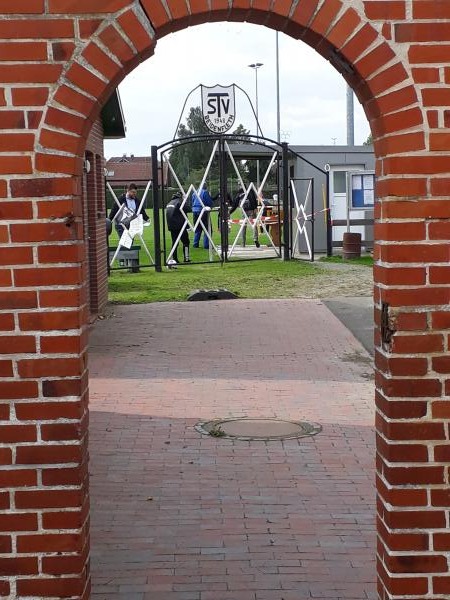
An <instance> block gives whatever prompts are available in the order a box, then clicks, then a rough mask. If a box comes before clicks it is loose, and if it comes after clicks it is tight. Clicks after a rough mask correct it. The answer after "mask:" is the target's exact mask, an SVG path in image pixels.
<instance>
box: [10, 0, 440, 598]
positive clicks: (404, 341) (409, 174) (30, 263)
mask: <svg viewBox="0 0 450 600" xmlns="http://www.w3.org/2000/svg"><path fill="white" fill-rule="evenodd" d="M94 6H95V8H93V7H94ZM272 7H273V8H272ZM93 10H95V11H96V12H95V13H93V12H92V11H93ZM17 11H19V12H17ZM110 13H115V14H114V15H113V16H111V14H110ZM24 17H25V18H24ZM227 19H229V20H236V21H243V20H246V21H249V22H253V23H263V24H265V25H267V26H269V27H273V28H277V29H279V30H280V31H284V32H285V33H287V34H289V35H291V36H293V37H295V38H297V39H301V40H303V41H305V42H306V43H308V44H310V45H311V46H312V47H314V48H315V49H316V50H317V51H318V52H320V53H321V54H322V55H323V56H325V57H326V58H327V59H328V60H330V62H332V63H333V64H335V66H336V68H337V69H338V70H339V71H340V72H341V73H342V74H343V76H344V77H345V78H346V79H347V81H348V82H349V83H350V85H351V86H352V87H353V89H354V90H355V93H356V94H357V95H358V98H359V99H360V101H361V102H362V104H363V105H364V108H365V111H366V114H367V116H368V118H369V119H370V124H371V129H372V133H373V136H374V139H375V151H376V157H377V175H378V185H377V192H378V195H379V198H380V202H379V204H378V206H377V210H376V219H377V222H376V227H375V234H376V238H377V243H376V247H375V259H376V267H375V270H374V274H375V296H374V298H375V319H376V330H375V333H376V336H375V344H376V365H377V373H376V406H377V443H378V446H377V457H376V458H377V471H378V477H377V486H378V534H379V539H378V550H377V552H378V575H379V588H378V590H379V598H380V599H382V600H386V599H395V598H408V599H412V598H414V599H415V600H418V599H419V598H427V599H432V600H438V599H440V600H442V599H443V598H448V597H450V572H449V570H450V569H449V565H448V556H449V551H450V535H449V534H448V533H447V530H448V526H449V522H448V518H449V517H448V515H449V507H450V495H449V493H448V478H449V460H448V459H449V454H450V451H449V443H448V442H449V436H450V431H449V420H450V412H449V408H448V407H449V400H450V376H449V373H450V364H449V359H448V345H449V337H450V311H449V300H450V285H449V283H450V268H449V266H448V263H449V258H450V249H449V238H450V224H449V216H450V200H449V192H448V190H449V189H450V167H449V165H450V135H449V131H448V128H449V126H450V110H449V108H448V106H449V105H450V58H449V57H450V3H448V2H443V1H441V0H300V1H299V2H297V1H294V0H276V1H275V2H269V1H268V0H141V2H140V3H139V2H135V1H132V0H97V1H96V2H95V4H94V3H92V2H91V1H89V2H88V1H87V0H78V1H77V2H74V1H73V0H26V2H25V1H24V0H3V2H2V19H1V20H0V44H1V52H0V141H1V145H0V246H1V248H0V333H1V336H2V338H3V339H2V340H1V342H0V348H1V352H2V357H1V359H0V378H1V384H0V419H1V422H0V441H1V446H0V459H1V461H2V463H3V465H4V486H5V490H4V491H2V492H0V512H1V515H2V518H3V533H2V535H1V536H0V541H1V544H2V548H3V554H2V558H1V561H2V575H1V578H0V594H3V595H4V596H5V595H8V594H10V597H11V598H21V597H25V596H33V597H52V598H55V597H57V598H60V597H61V598H62V597H71V598H87V597H88V596H89V573H88V566H87V564H88V563H87V552H88V541H87V540H88V509H87V506H88V486H87V441H86V440H87V437H86V436H87V395H88V391H87V372H86V324H87V322H88V316H89V310H88V303H87V295H86V285H85V283H86V281H87V272H86V268H85V263H84V257H85V248H86V244H85V241H84V227H83V211H82V201H81V198H82V161H83V158H84V153H85V151H86V138H87V135H88V134H89V132H90V131H91V128H92V124H93V123H94V122H95V120H96V118H97V117H98V114H99V111H100V109H101V106H102V103H103V102H104V101H105V100H106V99H107V97H108V96H109V94H110V93H111V91H112V89H113V88H114V87H115V86H116V85H117V83H118V82H119V81H120V80H121V79H122V78H123V77H124V76H125V75H126V74H127V73H128V72H130V71H131V70H132V69H133V68H134V67H135V66H136V65H137V64H138V63H139V62H140V61H142V60H143V59H145V58H147V57H149V56H151V54H152V52H153V46H154V43H155V40H156V39H157V38H158V37H161V36H162V35H165V34H167V33H170V32H173V31H176V30H177V29H182V28H184V27H186V26H188V25H192V24H196V23H201V22H207V21H213V20H216V21H217V20H227ZM94 221H95V219H94ZM93 248H95V244H94V245H93V247H92V246H91V249H93ZM99 264H100V263H99ZM90 276H91V278H92V276H93V274H92V272H91V274H90ZM98 294H99V298H100V288H99V291H98ZM99 298H97V300H96V301H97V302H100V299H99ZM61 528H64V533H62V532H61Z"/></svg>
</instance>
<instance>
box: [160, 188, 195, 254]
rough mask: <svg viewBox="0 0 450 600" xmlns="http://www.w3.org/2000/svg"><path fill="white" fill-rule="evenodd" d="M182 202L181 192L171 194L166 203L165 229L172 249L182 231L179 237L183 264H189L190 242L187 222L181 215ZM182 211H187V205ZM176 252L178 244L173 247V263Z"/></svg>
mask: <svg viewBox="0 0 450 600" xmlns="http://www.w3.org/2000/svg"><path fill="white" fill-rule="evenodd" d="M182 202H183V197H182V195H181V192H175V193H174V194H173V196H172V198H171V200H170V202H168V204H167V206H166V222H167V228H168V230H169V231H170V235H171V237H172V248H173V247H174V245H175V243H176V241H177V239H178V236H179V235H180V233H181V231H183V233H181V237H180V240H181V243H182V244H183V259H184V262H191V261H190V258H189V244H190V240H189V234H188V230H187V222H186V220H185V218H184V215H183V213H182V212H181V204H182ZM183 210H184V211H185V212H187V211H188V207H187V203H185V205H184V207H183ZM183 227H184V229H183ZM177 250H178V244H177V245H176V246H175V250H174V252H173V255H172V257H173V259H174V260H175V262H178V254H177Z"/></svg>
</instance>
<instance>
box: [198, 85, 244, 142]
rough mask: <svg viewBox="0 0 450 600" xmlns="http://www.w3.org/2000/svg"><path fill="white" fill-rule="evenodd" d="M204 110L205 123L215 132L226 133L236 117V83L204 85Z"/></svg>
mask: <svg viewBox="0 0 450 600" xmlns="http://www.w3.org/2000/svg"><path fill="white" fill-rule="evenodd" d="M202 112H203V120H204V121H205V125H206V126H207V127H208V129H210V130H211V131H212V132H214V133H226V132H227V131H228V130H229V129H231V128H232V127H233V124H234V119H235V117H236V111H235V103H234V85H229V86H223V85H215V86H214V87H206V86H204V85H202Z"/></svg>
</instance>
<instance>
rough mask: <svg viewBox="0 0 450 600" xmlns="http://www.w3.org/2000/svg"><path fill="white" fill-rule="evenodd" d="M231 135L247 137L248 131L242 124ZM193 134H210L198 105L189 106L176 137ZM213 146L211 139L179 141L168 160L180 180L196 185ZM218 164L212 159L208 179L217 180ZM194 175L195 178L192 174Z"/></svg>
mask: <svg viewBox="0 0 450 600" xmlns="http://www.w3.org/2000/svg"><path fill="white" fill-rule="evenodd" d="M232 133H233V135H239V136H240V137H241V139H246V138H248V136H249V134H250V131H249V130H248V129H246V128H245V127H244V126H243V125H242V124H240V125H238V126H237V128H236V129H235V130H234V131H233V132H232ZM194 135H212V133H211V131H210V130H209V129H208V127H207V126H206V124H205V122H204V120H203V113H202V109H201V107H200V106H195V107H191V109H190V110H189V115H188V117H187V119H186V125H185V124H183V123H182V124H181V125H180V126H179V127H178V131H177V138H178V139H180V140H182V139H183V138H188V137H191V136H194ZM213 147H214V141H213V140H200V141H195V142H189V143H184V144H183V142H182V141H179V142H178V144H177V145H176V146H175V147H174V148H173V150H172V152H171V153H170V162H171V164H172V167H173V169H174V171H175V173H176V174H177V176H178V178H179V179H180V181H182V182H183V183H184V182H188V183H193V184H194V185H198V184H199V183H200V181H197V179H198V173H199V172H201V173H204V171H205V169H206V167H207V165H208V161H209V159H210V157H211V152H212V149H213ZM218 172H219V170H218V164H217V161H216V160H215V159H214V160H213V163H212V165H211V170H210V173H209V179H210V180H218V177H219V174H218ZM194 175H195V180H194V177H193V176H194Z"/></svg>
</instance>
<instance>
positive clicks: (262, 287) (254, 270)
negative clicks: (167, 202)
mask: <svg viewBox="0 0 450 600" xmlns="http://www.w3.org/2000/svg"><path fill="white" fill-rule="evenodd" d="M148 214H149V216H150V215H151V216H152V214H151V211H148ZM152 220H153V216H152ZM212 224H213V228H214V234H213V239H214V242H215V243H216V244H220V236H219V232H218V231H217V213H213V215H212ZM238 230H239V227H238V225H233V226H232V228H231V232H230V247H231V244H232V243H233V240H234V239H235V237H236V234H237V232H238ZM190 237H191V259H192V261H193V262H206V261H208V260H209V253H208V251H207V250H204V249H203V248H199V249H195V248H192V238H193V236H192V233H191V234H190ZM143 239H144V241H145V243H146V245H147V247H148V249H149V250H150V253H151V254H152V256H153V257H154V256H155V251H154V239H153V226H150V227H145V228H144V234H143ZM166 240H167V251H169V249H170V247H171V243H170V235H169V234H168V232H166ZM117 242H118V236H117V233H116V231H115V230H114V231H113V233H112V234H111V236H110V238H109V245H110V247H111V246H116V245H117ZM260 242H261V245H265V244H267V243H268V240H267V236H265V235H260ZM247 243H249V244H253V242H252V231H251V228H250V227H248V228H247ZM134 244H135V245H140V246H141V250H140V264H141V266H143V267H144V268H142V269H141V271H140V272H139V273H129V272H128V269H124V270H114V269H113V270H112V271H111V275H110V277H109V299H110V301H111V302H113V303H120V304H130V303H145V302H163V301H184V300H186V298H187V297H188V295H189V294H190V293H191V292H193V291H194V290H196V289H217V288H226V289H228V290H230V291H231V292H234V293H235V294H237V295H238V296H239V297H240V298H289V297H295V296H296V295H297V292H298V290H299V287H301V285H302V283H301V282H302V280H305V278H312V277H317V276H318V275H321V274H323V268H324V267H325V265H324V267H323V268H321V267H320V262H319V263H316V264H313V263H310V262H306V261H298V260H292V261H288V262H283V261H282V260H280V259H278V258H274V259H269V260H253V261H248V262H242V261H237V260H233V259H232V260H231V261H230V262H228V263H225V264H224V265H221V263H220V259H219V257H218V256H217V255H216V254H215V253H213V264H211V263H207V264H189V265H180V266H179V267H178V268H177V269H170V270H169V269H167V268H166V267H164V266H163V271H162V272H161V273H157V272H155V270H154V268H151V267H148V268H145V265H150V259H149V258H148V256H147V254H146V253H145V251H144V249H143V247H142V244H141V242H140V240H139V238H138V237H136V238H135V240H134ZM178 252H179V258H180V259H181V257H182V249H181V244H180V246H179V249H178ZM320 260H324V261H327V262H341V263H342V262H344V263H347V264H348V263H350V262H351V263H355V264H362V265H367V266H372V264H373V260H372V257H371V256H363V257H361V258H357V259H352V260H351V261H348V260H346V261H343V260H342V258H341V257H340V256H333V257H330V258H322V259H320ZM115 266H117V263H115Z"/></svg>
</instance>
